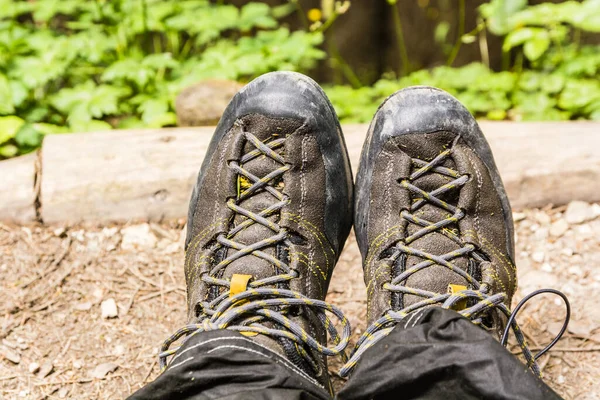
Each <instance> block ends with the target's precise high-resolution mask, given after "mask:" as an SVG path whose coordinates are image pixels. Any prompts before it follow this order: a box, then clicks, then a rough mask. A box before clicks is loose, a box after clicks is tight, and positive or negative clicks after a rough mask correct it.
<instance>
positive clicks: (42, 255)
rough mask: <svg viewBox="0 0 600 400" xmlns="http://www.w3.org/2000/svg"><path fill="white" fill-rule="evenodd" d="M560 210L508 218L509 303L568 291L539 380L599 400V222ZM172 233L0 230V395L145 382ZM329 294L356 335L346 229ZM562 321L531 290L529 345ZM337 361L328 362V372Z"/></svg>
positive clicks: (172, 284)
mask: <svg viewBox="0 0 600 400" xmlns="http://www.w3.org/2000/svg"><path fill="white" fill-rule="evenodd" d="M594 207H595V208H594V209H595V210H596V211H597V210H598V209H600V208H599V206H598V205H595V206H594ZM564 212H565V207H562V208H546V209H543V210H524V211H523V212H519V213H515V217H516V220H517V222H516V228H517V242H516V243H517V265H518V275H519V280H520V286H519V291H518V293H517V295H516V296H515V301H517V300H519V299H521V298H522V297H523V295H526V294H527V293H529V292H531V291H533V290H535V289H538V288H543V287H553V288H557V289H559V290H562V291H563V292H564V293H566V294H567V295H568V296H569V299H570V301H571V306H572V316H571V324H570V325H569V331H568V333H567V334H566V335H565V336H564V337H563V339H562V340H561V341H560V342H559V343H558V344H557V345H556V346H555V347H554V348H553V350H552V351H550V352H549V353H547V354H546V355H544V356H542V357H541V359H540V360H539V362H540V365H541V366H542V368H543V373H544V379H545V380H546V382H548V383H549V384H550V386H552V387H553V388H554V389H555V390H556V391H557V392H558V393H560V394H561V395H562V396H563V397H565V398H566V399H598V398H600V308H599V307H598V295H597V293H598V292H599V290H600V274H598V273H597V271H598V268H600V240H599V238H600V218H599V217H598V216H597V215H596V214H594V215H596V217H595V218H594V219H591V220H588V221H585V222H583V223H579V224H575V223H567V224H565V222H564V220H565V215H564ZM557 221H561V222H557ZM565 225H566V227H565ZM182 232H183V221H174V222H171V223H165V224H161V225H156V224H150V225H147V224H127V225H110V226H93V225H81V226H68V227H65V226H41V225H29V226H6V225H0V293H2V295H1V297H2V301H1V302H0V342H1V343H0V398H6V399H13V398H15V399H21V398H24V399H43V398H48V399H56V398H73V399H120V398H124V397H126V396H127V395H128V394H129V393H132V392H133V391H135V390H136V389H138V388H139V387H141V386H142V385H143V384H144V383H145V382H148V381H151V380H152V379H154V378H155V377H156V376H157V375H158V374H159V368H158V365H157V349H158V347H159V346H160V344H161V342H162V341H163V340H164V339H165V338H166V337H167V336H168V335H170V334H171V333H172V332H173V331H174V330H176V329H177V328H178V327H180V325H181V324H182V323H183V322H184V321H185V308H186V301H185V298H186V290H185V281H184V276H183V270H182V265H183V249H182V243H183V234H182ZM109 299H113V300H114V302H115V303H116V306H117V310H116V313H117V316H116V317H112V318H103V315H102V314H103V313H102V309H103V303H104V302H105V303H104V308H105V310H104V312H105V313H107V312H108V313H109V314H110V312H113V313H114V312H115V310H109V308H110V300H109ZM107 300H109V301H108V302H106V301H107ZM328 300H329V301H331V302H333V303H334V304H336V305H338V306H339V307H341V308H342V309H343V310H344V311H345V313H346V315H347V316H348V318H349V319H350V322H351V324H352V327H353V340H354V341H355V340H356V339H357V338H358V337H359V336H360V334H361V332H362V331H364V329H365V316H366V309H365V307H366V299H365V286H364V283H363V280H362V268H361V258H360V254H359V252H358V249H357V247H356V242H355V241H354V239H353V237H352V236H351V239H349V241H348V243H347V245H346V249H345V251H344V253H343V254H342V256H341V260H340V262H339V264H338V266H337V267H336V270H335V272H334V276H333V280H332V283H331V287H330V291H329V296H328ZM106 316H107V315H105V317H106ZM563 317H564V306H562V305H561V303H560V301H558V299H556V298H552V297H550V296H541V297H538V298H536V299H534V300H532V301H531V302H529V303H528V304H527V305H526V306H525V308H524V309H523V310H522V311H521V312H520V314H519V318H518V321H519V323H520V325H521V327H522V328H523V330H524V331H525V332H526V334H527V338H528V341H529V343H530V345H531V346H532V347H534V348H538V349H539V348H541V347H543V346H544V345H545V344H547V343H548V342H549V341H550V340H551V339H552V337H553V335H554V334H556V332H557V331H558V330H559V329H560V325H561V322H562V318H563ZM511 349H512V348H511ZM339 366H340V363H339V361H336V360H334V361H332V362H331V363H330V369H331V371H332V374H334V373H335V372H334V371H336V370H337V369H338V368H339ZM334 381H335V385H336V386H337V387H339V386H341V385H342V384H343V381H342V380H341V379H339V378H337V377H334Z"/></svg>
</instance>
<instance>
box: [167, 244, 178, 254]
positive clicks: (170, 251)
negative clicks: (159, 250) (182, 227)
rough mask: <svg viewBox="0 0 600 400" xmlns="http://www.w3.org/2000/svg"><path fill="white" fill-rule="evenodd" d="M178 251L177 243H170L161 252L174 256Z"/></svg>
mask: <svg viewBox="0 0 600 400" xmlns="http://www.w3.org/2000/svg"><path fill="white" fill-rule="evenodd" d="M178 251H179V243H177V242H175V243H171V244H170V245H168V246H167V247H165V250H164V251H163V252H164V253H165V254H175V253H177V252H178Z"/></svg>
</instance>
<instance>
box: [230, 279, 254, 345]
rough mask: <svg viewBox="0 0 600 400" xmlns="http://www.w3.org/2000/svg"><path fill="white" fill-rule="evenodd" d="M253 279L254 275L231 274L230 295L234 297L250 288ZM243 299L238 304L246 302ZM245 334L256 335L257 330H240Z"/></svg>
mask: <svg viewBox="0 0 600 400" xmlns="http://www.w3.org/2000/svg"><path fill="white" fill-rule="evenodd" d="M250 279H252V275H243V274H233V275H232V276H231V282H230V284H229V297H233V296H235V295H236V294H240V293H242V292H244V291H245V290H246V289H247V288H248V282H250ZM244 302H245V301H242V302H240V303H238V304H241V303H244ZM240 333H241V334H242V335H244V336H256V335H258V333H257V332H240Z"/></svg>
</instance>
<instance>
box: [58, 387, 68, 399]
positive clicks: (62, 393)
mask: <svg viewBox="0 0 600 400" xmlns="http://www.w3.org/2000/svg"><path fill="white" fill-rule="evenodd" d="M67 394H69V388H68V387H67V386H64V387H62V388H60V390H59V391H58V398H59V399H64V398H66V397H67Z"/></svg>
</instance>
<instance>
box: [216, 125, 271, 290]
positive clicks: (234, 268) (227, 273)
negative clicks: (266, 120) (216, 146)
mask: <svg viewBox="0 0 600 400" xmlns="http://www.w3.org/2000/svg"><path fill="white" fill-rule="evenodd" d="M253 134H254V135H255V136H256V137H258V139H260V140H261V141H263V142H265V141H267V142H268V140H270V139H271V135H270V133H269V132H268V131H265V132H260V133H258V134H257V133H253ZM273 139H275V137H273ZM255 149H256V147H255V146H254V145H253V144H252V143H249V142H246V144H245V145H244V150H243V154H247V153H249V152H251V151H253V150H255ZM276 151H277V152H279V151H281V148H280V149H279V150H276ZM241 167H242V168H244V169H245V170H247V171H248V172H249V173H251V174H252V175H254V176H256V177H258V178H262V177H264V176H265V175H267V174H269V173H270V172H272V171H274V170H275V169H277V168H279V167H281V164H279V163H278V162H277V161H275V160H273V159H271V158H269V157H267V156H264V155H259V156H258V157H255V158H254V159H252V160H250V161H248V162H246V163H244V164H242V165H241ZM281 182H283V181H282V179H280V178H279V179H275V180H274V181H271V182H269V185H270V186H273V185H275V187H276V189H277V190H278V191H281V188H280V187H277V185H278V184H279V185H280V184H281ZM252 184H253V182H252V181H251V180H248V179H246V178H245V177H239V178H238V187H239V189H238V190H239V192H240V193H241V192H243V191H244V190H245V189H247V188H248V187H250V186H251V185H252ZM278 201H279V200H278V199H276V198H275V197H274V196H273V195H272V194H271V193H269V192H267V191H266V190H264V189H260V190H258V191H256V192H254V193H253V194H252V195H250V197H248V198H246V199H245V200H243V201H241V202H238V205H239V206H240V207H242V208H244V209H246V210H248V211H251V212H253V213H256V214H258V213H260V212H261V211H262V210H264V209H266V208H268V207H270V206H271V205H273V204H274V203H276V202H278ZM247 219H248V217H246V216H244V215H241V214H235V218H234V220H233V223H232V227H234V226H237V225H239V224H241V223H242V222H244V221H246V220H247ZM267 219H268V220H270V221H272V222H275V223H277V222H279V219H280V217H279V214H278V213H276V214H274V215H272V216H270V217H268V218H267ZM275 234H276V232H273V231H272V230H271V229H269V228H267V227H265V226H263V225H261V224H259V223H254V224H252V225H250V226H248V227H247V228H245V229H243V230H241V231H240V232H238V233H236V234H235V235H234V236H233V237H232V238H231V240H233V241H234V242H237V243H241V244H244V245H252V244H254V243H257V242H260V241H261V240H264V239H267V238H269V237H271V236H273V235H275ZM260 251H262V252H264V253H267V254H269V255H271V256H273V257H275V258H277V247H276V246H270V247H267V248H262V249H260ZM235 252H237V250H235V249H228V251H227V256H230V255H231V254H234V253H235ZM277 273H280V272H278V271H276V268H275V267H274V266H273V264H272V263H270V262H269V261H267V260H264V259H262V258H260V257H256V256H255V255H253V254H248V255H246V256H244V257H242V258H239V259H237V260H235V261H233V262H232V263H231V264H229V265H228V266H227V267H226V268H225V270H224V271H223V278H224V279H227V280H229V279H230V278H231V276H232V275H233V274H244V275H252V277H253V278H252V279H253V280H259V279H263V278H266V277H269V276H273V275H275V274H277Z"/></svg>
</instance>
